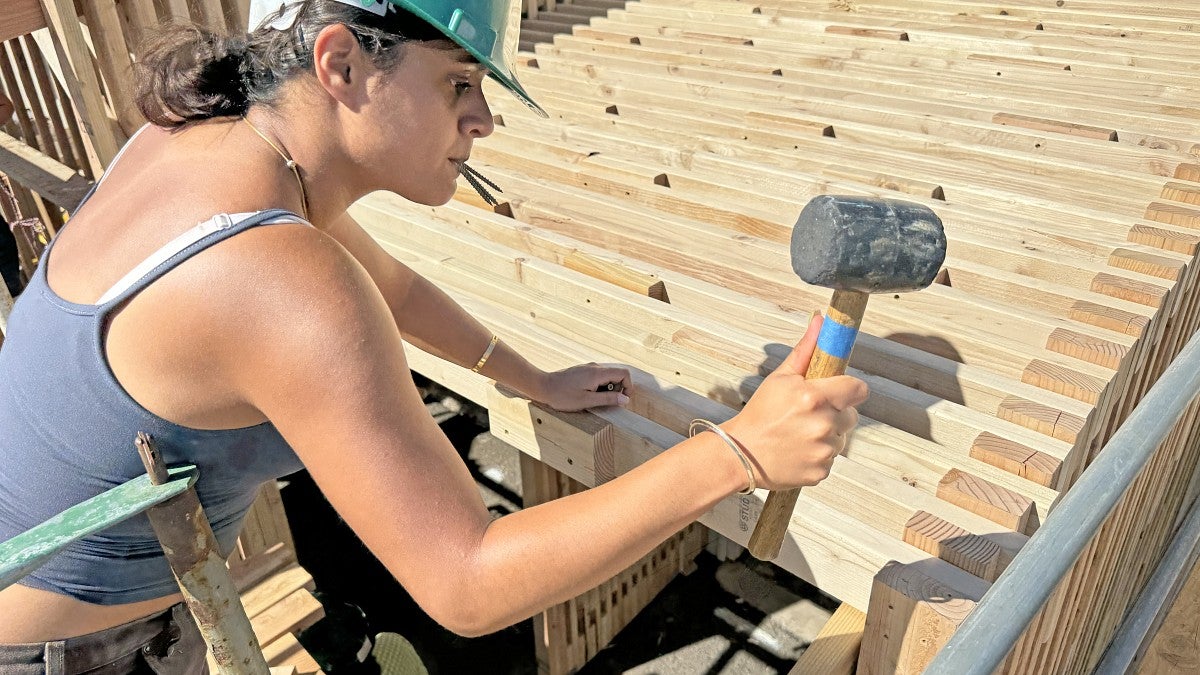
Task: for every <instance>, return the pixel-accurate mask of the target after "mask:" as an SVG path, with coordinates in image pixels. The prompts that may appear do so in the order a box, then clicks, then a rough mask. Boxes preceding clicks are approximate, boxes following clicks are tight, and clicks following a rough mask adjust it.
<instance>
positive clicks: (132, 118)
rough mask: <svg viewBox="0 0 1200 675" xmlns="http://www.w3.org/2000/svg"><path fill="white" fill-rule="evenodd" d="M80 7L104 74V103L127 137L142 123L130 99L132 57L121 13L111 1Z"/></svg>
mask: <svg viewBox="0 0 1200 675" xmlns="http://www.w3.org/2000/svg"><path fill="white" fill-rule="evenodd" d="M82 7H83V16H84V18H85V19H86V20H87V24H88V29H89V30H88V35H89V36H90V37H91V39H92V44H93V45H94V46H95V50H96V62H97V63H98V64H99V66H100V72H101V73H102V74H103V75H104V85H105V91H106V92H107V93H108V102H109V104H110V105H111V106H112V108H113V110H115V111H116V114H117V122H118V123H119V124H120V125H121V131H122V132H123V133H124V136H125V137H126V138H128V137H129V136H132V135H133V133H134V132H135V131H137V130H138V128H139V127H141V126H142V124H143V119H142V114H141V113H140V112H139V111H138V109H137V106H136V105H135V103H134V100H133V88H132V85H133V60H132V58H131V57H130V48H129V45H128V44H126V41H125V32H124V28H123V24H122V21H121V16H120V14H119V13H118V12H117V5H116V2H115V0H91V1H90V2H84V3H82Z"/></svg>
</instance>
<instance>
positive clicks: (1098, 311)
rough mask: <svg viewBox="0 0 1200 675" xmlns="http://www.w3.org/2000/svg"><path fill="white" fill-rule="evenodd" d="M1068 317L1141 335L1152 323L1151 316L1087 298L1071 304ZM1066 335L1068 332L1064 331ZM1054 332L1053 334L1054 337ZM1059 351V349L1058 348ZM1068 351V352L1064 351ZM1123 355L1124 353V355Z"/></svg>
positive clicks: (1136, 335) (1125, 332)
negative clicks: (1115, 307)
mask: <svg viewBox="0 0 1200 675" xmlns="http://www.w3.org/2000/svg"><path fill="white" fill-rule="evenodd" d="M1067 316H1068V318H1070V319H1071V320H1072V321H1079V322H1081V323H1087V324H1091V325H1093V326H1098V327H1100V328H1107V329H1109V330H1115V331H1117V332H1118V333H1124V334H1126V335H1132V336H1134V337H1140V336H1141V334H1142V333H1143V332H1144V331H1145V330H1146V328H1147V327H1148V326H1149V325H1150V318H1149V317H1147V316H1142V315H1140V314H1133V313H1132V312H1126V311H1125V310H1121V309H1114V308H1112V307H1108V306H1106V305H1099V304H1096V303H1094V302H1088V301H1086V300H1079V301H1077V302H1075V303H1074V304H1073V305H1071V309H1070V311H1069V312H1068V313H1067ZM1058 332H1059V329H1055V331H1054V333H1058ZM1063 334H1064V335H1065V334H1066V332H1064V333H1063ZM1053 335H1054V334H1053V333H1052V334H1051V336H1052V337H1053ZM1056 351H1057V350H1056ZM1062 353H1064V354H1065V353H1067V352H1062ZM1122 356H1123V355H1122Z"/></svg>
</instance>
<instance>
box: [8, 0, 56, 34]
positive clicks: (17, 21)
mask: <svg viewBox="0 0 1200 675" xmlns="http://www.w3.org/2000/svg"><path fill="white" fill-rule="evenodd" d="M45 27H46V19H45V17H43V16H42V6H41V3H40V2H39V0H5V2H4V11H3V12H0V42H6V41H8V40H11V39H13V38H15V37H19V36H21V35H26V34H28V33H32V32H33V31H35V30H38V29H41V28H45Z"/></svg>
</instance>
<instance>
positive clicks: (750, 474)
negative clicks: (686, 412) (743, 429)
mask: <svg viewBox="0 0 1200 675" xmlns="http://www.w3.org/2000/svg"><path fill="white" fill-rule="evenodd" d="M697 427H704V428H705V429H707V430H709V431H711V432H713V433H714V434H716V435H717V436H718V437H720V439H721V440H723V441H725V444H726V445H728V446H729V448H730V449H731V450H733V454H735V455H737V458H738V460H739V461H741V463H742V468H743V469H745V470H746V478H748V479H750V484H749V485H747V486H746V489H744V490H739V491H738V494H739V495H749V494H754V491H755V490H757V489H758V483H757V482H756V481H755V480H754V469H753V468H752V467H751V466H750V460H749V459H747V458H746V453H745V452H744V451H743V450H742V446H741V444H739V443H738V442H737V441H735V440H733V437H732V436H730V435H729V434H727V433H725V430H724V429H722V428H721V427H719V426H717V425H716V424H714V423H712V422H709V421H708V420H705V419H699V418H697V419H694V420H692V423H691V424H690V425H689V426H688V436H689V437H691V436H695V435H696V428H697Z"/></svg>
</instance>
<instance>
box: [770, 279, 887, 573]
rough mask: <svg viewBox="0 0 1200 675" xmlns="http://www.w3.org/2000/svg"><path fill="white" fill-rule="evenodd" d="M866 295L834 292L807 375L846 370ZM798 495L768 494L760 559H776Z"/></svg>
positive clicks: (786, 492)
mask: <svg viewBox="0 0 1200 675" xmlns="http://www.w3.org/2000/svg"><path fill="white" fill-rule="evenodd" d="M867 297H868V296H867V294H866V293H863V292H860V291H834V292H833V299H831V300H830V301H829V311H827V312H826V313H825V322H824V323H823V324H822V325H821V333H820V334H819V335H818V336H817V348H816V349H815V350H814V351H813V356H812V360H811V361H809V364H808V374H807V375H805V379H808V380H817V379H821V378H824V377H835V376H837V375H844V374H845V373H846V364H847V363H848V362H849V361H850V351H851V350H852V349H854V340H855V338H857V337H858V327H859V325H860V324H862V317H863V312H864V311H865V310H866V308H867ZM799 496H800V488H794V489H791V490H776V491H774V492H772V493H770V494H769V495H767V501H766V503H765V504H763V510H762V514H761V515H759V517H758V523H757V524H756V525H755V526H754V533H753V534H751V535H750V545H749V548H750V554H751V555H753V556H754V557H755V558H758V559H759V560H774V559H775V556H777V555H779V549H780V547H781V546H782V545H783V535H784V534H786V533H787V529H788V523H790V522H791V520H792V511H793V510H795V508H796V498H797V497H799Z"/></svg>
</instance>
